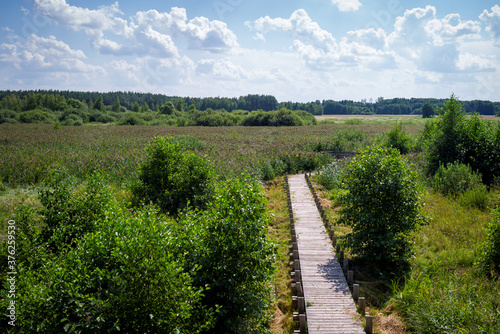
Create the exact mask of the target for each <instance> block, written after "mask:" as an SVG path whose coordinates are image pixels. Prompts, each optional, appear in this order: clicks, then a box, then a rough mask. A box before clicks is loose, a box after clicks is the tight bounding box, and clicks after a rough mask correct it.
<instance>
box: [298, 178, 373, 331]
mask: <svg viewBox="0 0 500 334" xmlns="http://www.w3.org/2000/svg"><path fill="white" fill-rule="evenodd" d="M288 183H289V187H290V194H291V198H292V209H293V215H294V220H295V232H296V235H297V246H298V250H299V260H300V270H301V277H302V288H303V291H304V298H305V302H306V315H307V325H308V330H309V334H323V333H325V334H326V333H328V334H336V333H339V334H340V333H341V334H350V333H354V334H362V333H364V329H363V326H362V323H361V318H360V317H359V315H358V314H357V313H356V306H355V304H354V301H353V299H352V296H351V293H350V291H349V286H348V285H347V281H346V279H345V276H344V273H343V271H342V267H341V266H340V264H339V263H338V260H337V257H336V254H335V252H334V249H333V247H332V244H331V241H330V238H329V236H328V235H327V233H326V230H325V227H324V225H323V222H322V220H321V215H320V214H319V212H318V210H317V208H316V205H315V203H314V199H313V197H312V194H311V192H310V190H309V187H308V186H307V183H306V181H305V179H304V175H292V176H289V178H288Z"/></svg>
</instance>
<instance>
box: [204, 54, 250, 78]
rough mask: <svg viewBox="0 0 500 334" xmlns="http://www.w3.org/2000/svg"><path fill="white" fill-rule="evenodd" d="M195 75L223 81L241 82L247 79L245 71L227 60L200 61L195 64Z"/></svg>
mask: <svg viewBox="0 0 500 334" xmlns="http://www.w3.org/2000/svg"><path fill="white" fill-rule="evenodd" d="M196 73H197V74H203V75H209V76H211V77H215V78H217V79H223V80H241V79H245V78H247V73H246V71H245V70H244V69H243V68H242V67H241V66H238V65H235V64H234V63H232V62H231V61H230V60H229V59H221V60H215V59H202V60H200V61H199V62H198V63H197V66H196Z"/></svg>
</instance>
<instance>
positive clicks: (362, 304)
mask: <svg viewBox="0 0 500 334" xmlns="http://www.w3.org/2000/svg"><path fill="white" fill-rule="evenodd" d="M358 304H359V313H360V314H361V315H363V316H364V315H365V309H366V301H365V297H359V299H358Z"/></svg>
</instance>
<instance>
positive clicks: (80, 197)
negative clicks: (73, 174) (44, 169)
mask: <svg viewBox="0 0 500 334" xmlns="http://www.w3.org/2000/svg"><path fill="white" fill-rule="evenodd" d="M40 201H41V203H42V205H43V208H42V210H41V212H40V213H41V215H42V217H43V220H42V222H43V225H44V227H43V229H42V232H41V236H40V237H41V241H42V242H45V243H47V244H48V246H49V247H51V248H53V250H55V251H58V250H60V249H62V248H64V247H66V246H70V245H74V244H75V242H76V240H77V239H78V238H80V237H82V236H84V235H85V234H87V233H90V232H93V231H94V228H95V224H96V222H97V221H99V220H100V219H102V218H103V217H104V214H105V212H106V209H107V207H108V205H109V203H110V202H111V193H110V190H109V188H108V186H107V183H106V182H105V180H104V177H103V176H102V175H101V174H100V173H98V172H96V173H94V174H92V175H90V176H89V177H88V178H87V180H86V184H85V186H84V187H83V188H82V189H74V180H73V179H71V178H68V177H67V176H66V175H65V173H63V172H57V171H56V172H52V173H51V176H50V177H49V179H48V181H47V183H46V184H45V186H44V187H42V188H41V190H40Z"/></svg>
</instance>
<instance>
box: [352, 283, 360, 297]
mask: <svg viewBox="0 0 500 334" xmlns="http://www.w3.org/2000/svg"><path fill="white" fill-rule="evenodd" d="M352 298H353V299H354V300H355V301H358V299H359V284H354V285H353V286H352Z"/></svg>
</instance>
